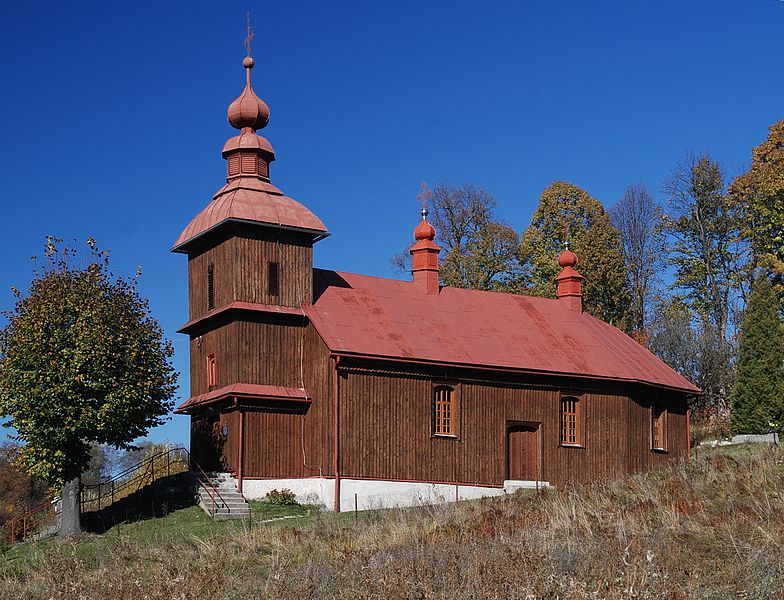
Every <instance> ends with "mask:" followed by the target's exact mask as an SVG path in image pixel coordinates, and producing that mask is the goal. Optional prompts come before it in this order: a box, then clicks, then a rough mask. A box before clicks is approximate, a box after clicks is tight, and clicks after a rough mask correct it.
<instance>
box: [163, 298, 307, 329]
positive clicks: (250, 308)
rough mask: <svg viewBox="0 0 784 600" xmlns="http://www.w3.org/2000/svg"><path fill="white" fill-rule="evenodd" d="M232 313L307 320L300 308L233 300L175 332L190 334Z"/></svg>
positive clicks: (192, 320)
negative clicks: (285, 316) (281, 316)
mask: <svg viewBox="0 0 784 600" xmlns="http://www.w3.org/2000/svg"><path fill="white" fill-rule="evenodd" d="M232 312H251V313H261V314H271V315H291V316H296V317H302V318H307V314H306V313H305V311H304V310H303V309H301V308H295V307H293V306H278V305H277V304H257V303H254V302H241V301H239V300H235V301H234V302H230V303H229V304H226V305H224V306H220V307H218V308H215V309H213V310H211V311H209V312H207V313H204V314H203V315H202V316H200V317H197V318H195V319H191V320H190V321H188V322H187V323H185V325H183V326H182V327H180V328H179V329H178V330H177V333H185V334H191V333H193V332H194V331H198V330H199V329H202V328H204V327H205V326H206V325H207V324H208V323H210V322H211V321H214V320H216V319H219V318H220V317H222V316H225V315H228V314H230V313H232Z"/></svg>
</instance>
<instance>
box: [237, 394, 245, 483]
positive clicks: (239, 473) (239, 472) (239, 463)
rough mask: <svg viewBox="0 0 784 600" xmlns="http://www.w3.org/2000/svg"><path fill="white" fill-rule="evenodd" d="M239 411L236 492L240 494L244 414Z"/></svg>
mask: <svg viewBox="0 0 784 600" xmlns="http://www.w3.org/2000/svg"><path fill="white" fill-rule="evenodd" d="M239 410H240V427H239V430H240V436H239V437H240V439H239V448H238V449H237V454H238V455H239V456H238V457H237V491H238V492H239V493H240V494H242V452H243V449H244V446H245V412H244V411H243V410H242V408H240V409H239Z"/></svg>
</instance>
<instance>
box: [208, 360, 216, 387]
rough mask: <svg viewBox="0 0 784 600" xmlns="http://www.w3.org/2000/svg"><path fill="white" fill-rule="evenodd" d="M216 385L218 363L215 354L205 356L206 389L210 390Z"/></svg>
mask: <svg viewBox="0 0 784 600" xmlns="http://www.w3.org/2000/svg"><path fill="white" fill-rule="evenodd" d="M216 385H218V361H217V359H216V358H215V353H214V352H211V353H210V354H208V355H207V387H208V388H212V387H215V386H216Z"/></svg>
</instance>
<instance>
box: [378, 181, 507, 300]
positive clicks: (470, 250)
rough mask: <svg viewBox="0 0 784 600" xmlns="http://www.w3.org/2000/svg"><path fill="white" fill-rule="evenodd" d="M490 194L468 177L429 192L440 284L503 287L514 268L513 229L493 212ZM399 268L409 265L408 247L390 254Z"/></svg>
mask: <svg viewBox="0 0 784 600" xmlns="http://www.w3.org/2000/svg"><path fill="white" fill-rule="evenodd" d="M495 208H496V200H495V198H494V197H493V196H492V194H490V193H488V192H487V191H485V190H483V189H482V188H480V187H477V186H475V185H473V184H471V183H465V184H463V185H462V186H459V187H457V186H453V185H449V184H440V185H437V186H435V187H434V188H433V189H432V190H431V191H430V192H429V195H428V209H429V213H430V214H429V215H428V220H429V221H430V223H431V224H432V225H433V227H435V229H436V239H435V241H436V243H437V244H438V245H439V246H441V254H440V266H439V278H440V280H441V282H442V283H443V284H444V285H447V286H451V287H461V288H469V289H477V290H492V289H503V288H505V286H506V285H507V284H508V282H509V281H510V280H511V279H513V278H514V277H515V275H516V274H517V271H518V263H517V245H518V243H519V237H518V235H517V233H516V232H515V230H514V229H512V228H511V227H510V226H509V225H507V224H506V223H504V222H502V221H501V220H499V219H497V218H496V216H495ZM392 264H393V265H394V266H395V268H396V269H397V270H398V271H400V272H405V271H408V270H409V269H410V268H411V267H410V265H411V257H410V256H409V252H408V249H406V250H404V251H403V252H401V253H400V254H397V255H395V256H394V257H392Z"/></svg>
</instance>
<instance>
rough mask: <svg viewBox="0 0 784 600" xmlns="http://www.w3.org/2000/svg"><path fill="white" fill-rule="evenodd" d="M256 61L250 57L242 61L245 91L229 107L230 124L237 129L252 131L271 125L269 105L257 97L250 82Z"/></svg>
mask: <svg viewBox="0 0 784 600" xmlns="http://www.w3.org/2000/svg"><path fill="white" fill-rule="evenodd" d="M254 64H255V63H254V61H253V59H252V58H251V57H250V56H246V57H245V58H244V59H243V61H242V66H243V67H245V89H244V90H242V94H240V95H239V97H238V98H237V99H236V100H235V101H234V102H232V103H231V104H230V105H229V110H228V117H229V123H230V124H231V126H232V127H234V128H235V129H243V128H245V127H250V128H251V129H254V130H256V129H263V128H264V127H266V126H267V123H269V118H270V110H269V107H268V106H267V103H266V102H264V100H262V99H261V98H259V97H258V96H257V95H256V92H254V91H253V86H252V85H251V81H250V70H251V69H252V68H253V65H254Z"/></svg>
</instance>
